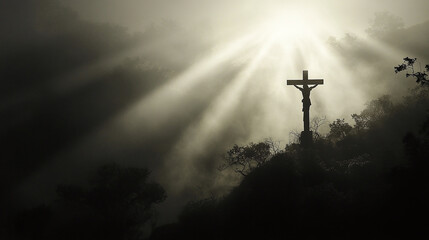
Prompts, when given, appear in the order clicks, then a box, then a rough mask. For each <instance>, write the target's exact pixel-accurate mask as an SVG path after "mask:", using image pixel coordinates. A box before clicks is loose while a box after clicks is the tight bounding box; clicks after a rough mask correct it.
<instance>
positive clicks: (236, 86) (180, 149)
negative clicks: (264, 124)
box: [165, 40, 273, 191]
mask: <svg viewBox="0 0 429 240" xmlns="http://www.w3.org/2000/svg"><path fill="white" fill-rule="evenodd" d="M272 43H273V41H272V40H271V41H270V42H268V43H266V44H264V46H263V47H261V48H260V50H259V52H258V54H257V55H256V56H255V57H254V58H253V59H252V60H251V62H250V63H249V64H248V65H247V66H246V68H245V69H244V70H243V71H242V72H241V73H240V74H239V75H238V76H237V77H236V78H235V79H234V80H232V82H231V83H230V85H229V86H228V87H227V88H225V90H224V91H223V92H221V93H220V94H219V95H218V96H217V98H216V99H215V100H214V101H213V102H212V104H210V106H209V107H208V108H207V111H206V112H205V113H204V114H203V116H202V117H201V119H199V120H198V122H196V123H194V124H191V125H190V126H189V127H188V129H187V130H186V131H185V132H184V134H183V135H182V137H181V138H180V140H179V141H178V142H177V144H176V145H175V147H174V148H173V151H172V152H171V153H170V154H169V156H168V157H167V160H166V162H165V165H168V166H169V167H167V169H169V173H168V174H167V175H168V176H169V177H170V178H173V179H175V181H173V182H175V184H174V188H173V189H174V191H179V190H180V186H183V183H185V182H189V181H190V179H188V178H187V177H183V176H184V175H186V176H193V175H194V174H193V171H194V169H193V168H194V167H195V166H193V160H196V159H197V158H198V156H201V154H202V153H203V152H204V149H205V148H206V147H207V146H208V145H209V144H210V143H211V142H213V141H215V139H217V138H219V136H220V134H221V133H222V129H223V128H224V127H225V122H226V121H227V119H228V118H230V117H232V116H233V111H234V109H236V108H237V107H238V105H239V104H240V97H241V95H242V94H244V93H245V91H246V89H247V88H248V87H247V86H246V84H247V83H248V82H249V80H250V79H251V77H252V75H253V73H254V72H255V71H256V69H257V68H258V65H259V63H260V62H261V61H262V60H263V58H264V57H265V56H266V53H267V51H268V50H269V48H270V47H271V46H272ZM178 159H180V160H181V161H177V160H178ZM173 166H174V167H173ZM171 169H175V170H174V171H171ZM184 172H187V173H190V172H192V174H183V173H184ZM179 176H182V177H179ZM169 180H171V179H169ZM169 180H168V181H167V182H171V181H169ZM173 189H172V190H173Z"/></svg>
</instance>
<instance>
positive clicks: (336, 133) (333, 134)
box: [328, 118, 353, 142]
mask: <svg viewBox="0 0 429 240" xmlns="http://www.w3.org/2000/svg"><path fill="white" fill-rule="evenodd" d="M329 127H330V128H331V130H330V132H329V134H328V138H329V139H331V140H332V141H334V142H337V141H340V140H342V139H344V138H345V137H346V136H347V135H349V134H350V132H351V131H352V129H353V128H352V126H350V124H348V123H346V122H345V121H344V118H343V119H337V120H335V121H334V122H332V123H330V124H329Z"/></svg>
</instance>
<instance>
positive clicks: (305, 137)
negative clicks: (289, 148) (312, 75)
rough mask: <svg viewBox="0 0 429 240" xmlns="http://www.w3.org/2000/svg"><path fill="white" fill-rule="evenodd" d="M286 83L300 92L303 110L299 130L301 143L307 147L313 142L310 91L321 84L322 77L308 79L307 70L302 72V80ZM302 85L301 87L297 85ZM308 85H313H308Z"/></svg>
mask: <svg viewBox="0 0 429 240" xmlns="http://www.w3.org/2000/svg"><path fill="white" fill-rule="evenodd" d="M287 85H293V86H294V87H296V88H297V89H298V90H300V91H301V93H302V111H303V112H304V117H303V120H304V131H302V132H301V137H300V141H301V145H302V146H303V147H305V148H306V147H308V146H310V145H311V143H312V142H313V132H311V131H310V105H311V101H310V92H311V90H312V89H313V88H315V87H317V85H323V79H308V71H307V70H304V71H303V72H302V80H287ZM298 85H302V87H298ZM308 85H313V86H311V87H309V86H308Z"/></svg>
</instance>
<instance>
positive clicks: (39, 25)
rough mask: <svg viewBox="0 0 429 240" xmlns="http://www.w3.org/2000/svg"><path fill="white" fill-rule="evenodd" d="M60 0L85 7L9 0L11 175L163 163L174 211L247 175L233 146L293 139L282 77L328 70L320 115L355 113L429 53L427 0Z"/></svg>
mask: <svg viewBox="0 0 429 240" xmlns="http://www.w3.org/2000/svg"><path fill="white" fill-rule="evenodd" d="M61 2H63V3H64V5H65V6H68V7H69V8H70V9H72V10H73V11H74V12H75V14H70V12H69V11H65V12H64V11H63V9H62V8H61V7H59V6H58V2H57V1H51V0H43V1H36V0H27V1H25V3H24V4H22V3H21V2H17V1H11V2H10V4H6V2H3V3H1V5H0V18H1V19H0V20H2V21H0V27H1V29H2V31H3V32H6V33H8V34H2V36H1V37H0V40H1V41H2V42H1V43H2V46H3V47H4V49H5V51H2V52H1V53H0V57H1V58H0V60H1V61H2V62H1V63H2V64H1V65H0V67H1V68H0V73H1V74H2V75H1V76H0V77H2V79H3V81H4V84H5V86H6V87H5V88H3V89H0V92H1V93H2V95H1V104H0V113H1V116H2V121H3V122H2V125H1V128H0V130H1V132H0V133H1V134H3V135H4V136H5V137H4V140H3V141H2V143H3V144H4V145H5V146H6V147H4V149H5V151H3V152H2V153H1V154H2V155H0V157H2V156H3V155H4V156H3V159H11V160H10V161H8V162H6V161H5V162H4V163H2V164H4V167H1V171H2V172H0V173H1V174H0V175H2V177H4V178H5V179H8V181H10V182H11V184H8V185H7V186H6V187H7V188H13V189H12V190H10V191H11V192H14V193H15V195H17V196H18V197H17V198H20V199H21V200H23V201H24V200H28V199H33V200H39V201H44V200H45V199H48V198H49V197H52V196H53V195H54V194H55V186H56V185H58V184H60V183H64V182H66V183H74V182H84V181H85V176H86V174H87V173H88V172H89V171H90V169H92V168H94V167H96V166H98V165H99V164H101V163H105V162H109V161H117V162H120V163H124V164H132V165H136V166H141V167H149V168H150V169H151V170H152V177H153V179H154V180H156V181H158V182H160V183H161V184H162V185H163V186H164V187H165V188H166V190H167V194H168V196H169V198H168V199H167V201H166V203H165V204H164V210H163V214H164V215H163V216H164V220H165V219H167V220H168V221H171V220H172V219H173V217H174V216H175V214H177V212H178V211H179V210H180V207H181V206H182V205H183V204H184V203H186V202H187V201H189V200H190V199H192V198H195V197H201V196H204V195H205V194H206V193H207V192H211V193H225V190H228V189H230V187H232V186H233V185H234V184H236V181H235V180H236V179H234V177H232V176H230V175H228V174H226V173H219V172H217V170H216V167H217V165H218V164H219V163H220V162H219V161H220V160H221V158H222V154H223V153H225V151H226V150H227V149H228V148H229V147H231V146H232V145H233V144H235V143H237V144H246V143H249V142H251V141H253V142H257V141H262V140H264V139H265V138H268V137H271V138H273V139H274V140H279V141H281V145H282V146H284V145H285V144H287V143H289V141H290V140H293V134H292V135H291V134H290V132H291V131H300V130H301V129H302V115H301V114H302V112H301V95H300V92H299V91H297V90H296V89H295V88H293V87H292V86H286V82H285V81H286V79H290V78H293V79H298V78H301V77H302V70H304V69H307V70H309V77H310V78H324V79H325V85H323V86H318V87H317V88H316V89H315V90H314V91H313V92H312V95H311V98H312V107H311V116H312V117H314V116H317V117H326V118H327V120H328V121H333V120H335V119H336V118H345V119H346V120H347V121H349V122H350V123H352V122H351V118H350V115H351V114H352V113H359V112H360V111H361V110H362V109H363V108H364V107H365V103H367V102H368V101H370V100H372V99H374V98H377V97H380V96H381V95H383V94H390V95H392V96H393V98H400V97H401V96H402V95H403V94H405V93H406V92H407V89H408V88H411V87H413V86H415V83H414V82H413V81H410V80H409V79H408V80H405V78H404V76H402V75H401V76H400V75H395V74H394V72H393V66H395V65H397V64H399V63H401V62H402V58H403V57H405V56H410V57H417V58H419V60H420V61H422V63H424V64H427V63H428V62H427V60H429V54H428V52H427V49H428V47H429V22H428V21H427V20H429V17H428V14H427V13H428V10H429V1H426V0H410V1H404V0H402V1H400V0H391V1H388V0H378V1H372V0H359V1H344V0H343V1H340V0H326V1H316V0H314V1H304V0H301V1H280V0H264V1H257V0H235V1H233V0H217V1H202V0H170V1H167V0H141V1H138V0H122V1H119V0H90V1H89V0H61ZM27 3H28V4H27ZM380 12H384V13H380ZM375 16H377V18H376V17H375ZM82 19H84V20H85V21H82ZM371 19H375V20H376V21H372V20H371ZM99 23H110V24H99ZM402 23H404V24H402ZM112 25H113V26H112ZM116 25H118V26H123V27H126V28H127V29H128V32H127V30H124V29H123V28H118V27H115V26H116ZM152 25H153V26H154V27H150V26H152ZM368 28H370V30H371V31H368V33H369V34H367V32H366V29H368ZM135 32H142V33H141V34H140V35H139V34H136V35H133V34H129V33H135ZM326 127H327V126H326V125H325V131H326ZM22 149H25V150H26V151H22ZM28 156H31V158H29V157H28ZM2 166H3V165H2ZM11 179H13V180H11ZM8 181H3V182H8ZM3 184H4V185H6V184H5V183H3ZM15 185H16V186H15ZM2 187H3V186H2ZM48 196H49V197H48ZM167 212H168V213H169V214H167ZM165 216H168V217H165Z"/></svg>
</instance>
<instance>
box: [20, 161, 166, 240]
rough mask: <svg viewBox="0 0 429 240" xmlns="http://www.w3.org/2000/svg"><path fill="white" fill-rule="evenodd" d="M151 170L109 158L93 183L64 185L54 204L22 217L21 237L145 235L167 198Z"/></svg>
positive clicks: (118, 237) (73, 237) (125, 237)
mask: <svg viewBox="0 0 429 240" xmlns="http://www.w3.org/2000/svg"><path fill="white" fill-rule="evenodd" d="M148 176H149V171H148V170H147V169H144V168H133V167H128V168H126V167H121V166H119V165H117V164H109V165H103V166H101V167H100V168H99V169H98V170H97V172H96V173H95V174H94V175H93V176H92V178H91V181H90V184H89V186H87V187H80V186H75V185H60V186H58V188H57V194H58V199H57V200H56V201H55V202H54V203H53V204H51V205H50V206H44V207H43V206H42V207H37V208H35V209H32V210H29V211H26V212H24V213H23V214H22V215H21V217H19V218H18V220H17V221H16V231H17V236H18V237H19V238H18V239H21V237H22V239H142V237H143V232H142V229H144V227H145V226H146V227H149V228H151V227H153V226H154V224H155V221H156V219H155V217H156V212H155V210H154V208H153V205H154V204H157V203H160V202H162V201H164V200H165V198H166V194H165V191H164V189H163V188H162V187H161V186H160V185H159V184H157V183H151V182H148Z"/></svg>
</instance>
